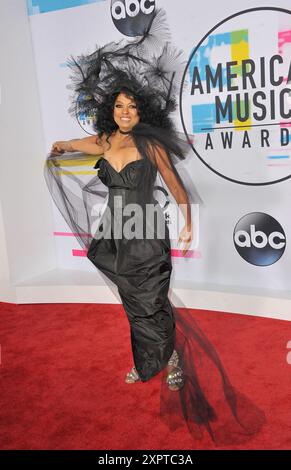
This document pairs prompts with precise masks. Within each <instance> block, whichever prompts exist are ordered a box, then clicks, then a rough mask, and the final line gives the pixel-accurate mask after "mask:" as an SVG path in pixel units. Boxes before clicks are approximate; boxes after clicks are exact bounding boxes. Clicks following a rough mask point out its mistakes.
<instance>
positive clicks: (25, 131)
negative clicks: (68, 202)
mask: <svg viewBox="0 0 291 470" xmlns="http://www.w3.org/2000/svg"><path fill="white" fill-rule="evenodd" d="M0 57H1V60H0V85H1V104H0V137H1V167H0V198H1V205H2V217H0V246H1V248H0V255H1V265H0V282H1V287H2V290H1V291H0V294H1V298H0V300H2V301H6V300H8V301H9V300H11V299H12V298H13V292H14V291H13V287H12V285H11V284H13V283H15V282H18V281H19V280H22V279H24V278H26V277H28V276H34V275H37V274H38V273H40V272H42V271H43V270H50V269H53V268H54V267H55V250H54V240H53V237H52V213H51V201H50V199H49V198H50V196H49V194H48V191H47V188H46V185H45V181H44V179H43V161H44V158H45V148H44V140H43V130H42V123H41V115H40V109H39V96H38V89H37V81H36V75H35V66H34V59H33V48H32V41H31V35H30V28H29V20H28V16H27V9H26V1H25V0H10V1H4V0H1V2H0ZM1 218H2V227H1ZM1 228H2V230H1ZM5 247H6V250H5ZM7 263H8V264H9V273H8V266H7ZM8 277H9V282H10V285H11V287H9V284H6V283H7V282H8V279H7V278H8ZM3 279H4V283H2V281H3ZM4 284H5V285H6V287H5V285H4Z"/></svg>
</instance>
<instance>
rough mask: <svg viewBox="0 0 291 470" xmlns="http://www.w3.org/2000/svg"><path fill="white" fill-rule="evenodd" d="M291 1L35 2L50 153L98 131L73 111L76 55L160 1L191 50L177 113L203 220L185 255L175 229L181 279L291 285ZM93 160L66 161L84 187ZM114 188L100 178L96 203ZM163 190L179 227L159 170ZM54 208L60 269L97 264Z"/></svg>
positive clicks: (130, 29) (117, 36)
mask: <svg viewBox="0 0 291 470" xmlns="http://www.w3.org/2000/svg"><path fill="white" fill-rule="evenodd" d="M288 6H290V5H289V0H288V1H276V2H275V1H274V6H268V7H265V6H264V2H260V1H257V2H256V1H249V0H247V1H245V2H244V6H243V8H244V9H242V7H241V2H235V1H233V0H221V1H220V2H211V5H210V4H209V2H201V4H200V3H199V2H193V1H192V0H182V1H176V0H55V1H54V0H27V9H28V15H29V21H30V26H31V33H32V41H33V48H34V55H35V66H36V70H37V78H38V88H39V97H40V103H41V113H42V121H43V128H44V133H45V139H46V146H47V152H49V150H50V148H51V145H52V143H53V142H54V141H56V140H68V139H72V138H82V137H86V136H88V135H91V134H93V133H94V132H93V130H92V119H91V118H92V116H84V115H80V114H79V115H76V118H75V119H74V118H73V117H72V116H70V114H69V113H68V109H69V107H70V103H71V101H70V97H71V91H70V89H69V88H68V84H69V83H70V80H69V76H70V70H69V68H68V66H67V64H66V61H67V60H68V58H69V57H70V56H71V55H73V56H78V55H81V54H89V53H92V52H94V50H95V49H96V46H102V45H103V44H106V43H108V42H111V41H120V40H121V39H122V38H124V39H128V40H132V39H134V37H135V36H138V35H139V34H140V33H141V32H142V31H143V30H144V27H145V25H147V24H149V22H150V20H151V17H152V15H153V12H154V11H155V9H156V8H159V7H162V8H163V9H164V10H165V12H166V15H167V23H168V25H169V30H170V33H171V42H172V43H173V44H174V45H175V46H177V48H178V49H182V50H183V51H184V55H185V70H184V73H183V76H182V79H181V91H180V95H179V96H178V97H177V99H178V102H179V109H178V110H177V111H176V112H175V114H174V119H175V123H176V126H177V128H178V130H179V131H180V132H181V133H182V134H183V135H184V136H185V137H187V138H188V139H189V142H191V144H190V146H189V154H188V157H187V159H186V160H185V161H183V162H179V164H178V166H177V169H178V171H179V173H180V175H181V177H182V179H183V181H184V183H185V186H186V187H187V190H188V192H189V195H190V198H191V202H192V203H193V212H192V213H193V219H194V221H195V237H194V240H193V243H192V246H191V247H190V250H189V252H188V254H187V257H183V256H182V254H181V250H180V249H181V246H178V245H177V240H175V238H172V259H173V265H174V278H175V279H179V280H183V281H190V282H193V283H195V284H197V283H200V284H201V285H202V284H208V285H215V286H217V285H219V286H221V287H222V288H226V287H229V286H233V287H236V288H240V289H241V290H242V291H243V292H246V291H249V292H256V291H257V292H259V290H260V289H262V288H265V289H269V290H272V291H285V292H288V291H290V288H291V251H290V250H291V248H290V245H289V239H290V231H291V218H290V201H291V189H290V188H291V179H290V176H291V174H290V171H291V151H290V150H291V138H290V136H291V11H290V10H288ZM41 157H42V158H45V156H41ZM92 161H93V164H92V162H91V161H90V159H89V160H88V163H87V166H85V167H84V166H83V167H82V168H78V167H76V168H75V167H74V160H73V158H72V161H71V162H69V165H70V172H71V173H73V174H74V175H75V176H76V178H81V179H82V180H83V181H84V186H85V185H86V183H87V182H88V181H89V180H90V179H91V178H93V177H94V176H95V175H96V170H94V169H93V165H94V158H93V160H92ZM44 184H45V181H44ZM106 189H107V188H106V187H104V186H103V185H102V183H101V182H100V192H98V197H99V198H100V201H97V200H96V203H97V202H98V203H100V204H102V203H104V201H105V200H106ZM156 192H157V197H158V199H159V201H160V203H161V204H162V206H163V207H165V216H166V217H167V220H168V224H169V228H170V231H171V230H172V229H173V228H174V226H175V217H176V215H175V211H172V212H171V209H169V208H171V207H173V202H174V199H173V197H172V195H171V193H170V192H169V190H168V188H167V187H166V185H165V183H164V182H163V180H162V179H161V178H160V177H159V176H158V178H157V182H156ZM96 198H97V196H96ZM169 203H170V204H169ZM52 211H53V213H54V221H55V226H54V237H55V242H56V249H57V253H58V261H59V267H63V268H72V269H82V270H87V271H91V270H95V268H94V267H93V266H92V265H91V263H90V262H89V260H88V259H87V258H86V253H85V252H84V251H83V250H82V249H81V247H80V246H78V243H77V240H76V239H75V237H74V234H73V233H72V232H71V231H70V229H69V227H68V226H67V225H66V223H65V221H64V220H63V218H62V216H61V215H60V213H59V212H58V210H57V209H56V207H55V205H54V203H53V202H52ZM99 216H100V214H99Z"/></svg>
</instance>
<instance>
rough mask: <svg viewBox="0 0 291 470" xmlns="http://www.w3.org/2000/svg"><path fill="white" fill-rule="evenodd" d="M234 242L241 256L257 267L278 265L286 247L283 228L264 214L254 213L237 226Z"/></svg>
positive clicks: (243, 218) (245, 217) (241, 220)
mask: <svg viewBox="0 0 291 470" xmlns="http://www.w3.org/2000/svg"><path fill="white" fill-rule="evenodd" d="M233 241H234V245H235V248H236V250H237V252H238V253H239V255H240V256H241V257H242V258H243V259H244V260H245V261H247V262H248V263H250V264H254V265H255V266H270V265H271V264H274V263H276V261H278V260H279V259H280V258H281V256H282V255H283V253H284V251H285V247H286V236H285V233H284V230H283V228H282V226H281V225H280V224H279V222H278V221H277V220H276V219H274V218H273V217H271V216H270V215H268V214H264V213H263V212H252V213H251V214H247V215H245V216H244V217H242V218H241V219H240V220H239V221H238V223H237V224H236V226H235V229H234V233H233Z"/></svg>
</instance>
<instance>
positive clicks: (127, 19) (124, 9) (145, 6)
mask: <svg viewBox="0 0 291 470" xmlns="http://www.w3.org/2000/svg"><path fill="white" fill-rule="evenodd" d="M154 11H155V0H111V17H112V21H113V23H114V24H115V26H116V28H117V29H118V30H119V31H120V32H121V33H122V34H124V35H126V36H141V35H142V34H143V33H144V31H145V30H146V28H147V27H148V25H149V24H150V21H151V19H152V16H153V13H154Z"/></svg>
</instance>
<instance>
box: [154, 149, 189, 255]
mask: <svg viewBox="0 0 291 470" xmlns="http://www.w3.org/2000/svg"><path fill="white" fill-rule="evenodd" d="M151 153H152V155H153V156H154V160H155V164H156V167H157V169H158V170H159V172H160V174H161V176H162V178H163V180H164V182H165V183H166V185H167V187H168V188H169V190H170V191H171V194H172V195H173V197H174V198H175V200H176V202H177V204H178V206H179V208H180V209H181V212H182V214H183V216H184V219H185V225H184V227H183V229H182V230H181V232H180V236H179V240H178V243H181V242H184V243H185V248H184V250H182V251H183V254H186V252H187V251H188V249H189V246H190V245H191V242H192V236H193V234H192V230H193V227H192V214H191V204H190V202H189V198H188V194H187V191H186V189H185V187H184V185H183V183H182V180H181V178H180V176H179V174H178V172H177V170H175V169H174V167H173V164H172V163H171V162H170V160H169V156H168V154H167V152H166V151H165V149H164V148H163V147H161V146H154V147H152V152H151Z"/></svg>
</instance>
